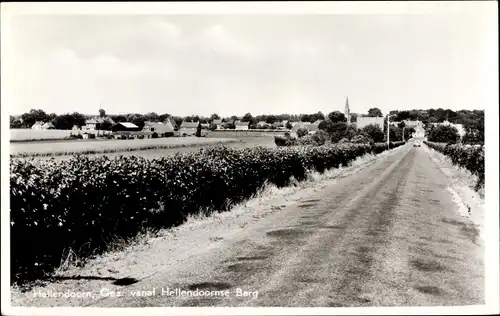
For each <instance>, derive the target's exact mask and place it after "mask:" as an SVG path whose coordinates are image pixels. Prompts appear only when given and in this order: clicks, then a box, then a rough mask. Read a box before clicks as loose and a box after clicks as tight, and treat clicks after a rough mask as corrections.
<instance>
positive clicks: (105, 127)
mask: <svg viewBox="0 0 500 316" xmlns="http://www.w3.org/2000/svg"><path fill="white" fill-rule="evenodd" d="M375 110H377V111H378V112H377V111H375V112H376V113H375V114H373V113H368V115H359V114H355V113H354V114H352V113H351V111H350V106H349V100H348V98H346V102H345V108H344V112H343V113H341V112H340V111H335V112H332V113H335V114H336V115H337V117H340V119H339V120H341V121H344V122H345V123H346V124H347V125H353V126H355V127H356V128H357V129H362V128H364V127H365V126H368V125H376V126H378V127H380V129H381V130H384V120H386V117H383V116H382V112H381V111H380V110H378V109H375ZM447 111H448V110H447ZM332 113H330V114H329V115H328V116H327V117H325V116H324V115H323V114H321V112H319V114H318V115H316V117H315V118H317V119H315V120H314V121H312V122H311V118H313V117H314V116H315V115H311V116H310V117H309V118H308V120H309V121H305V120H304V119H302V121H291V120H283V119H282V120H271V121H269V120H259V121H257V120H256V118H253V117H251V119H249V117H247V116H248V115H249V113H248V114H247V115H246V116H244V117H240V118H238V119H236V117H235V116H233V117H232V118H230V119H221V118H213V119H210V120H207V119H205V120H204V122H202V121H201V120H194V121H193V120H187V119H183V120H182V121H181V122H178V121H177V122H176V120H175V119H174V118H173V117H172V116H169V117H166V118H164V119H163V120H162V121H149V120H148V121H144V125H143V126H142V127H141V126H139V125H142V124H134V123H133V122H127V121H125V122H115V121H114V120H113V119H112V118H111V117H110V116H108V115H106V114H105V112H104V111H103V110H99V115H96V116H93V117H90V118H87V119H86V120H85V124H81V125H78V124H75V125H73V127H72V128H71V135H72V136H73V137H76V138H83V139H87V138H96V137H106V138H116V139H124V138H157V137H186V136H202V137H203V136H207V134H208V133H209V131H230V130H234V131H249V132H252V131H261V130H263V131H267V132H281V133H283V132H289V133H291V134H295V135H296V134H297V131H298V130H299V129H305V130H307V131H308V133H309V134H314V133H315V132H317V131H318V130H320V124H321V122H323V121H325V120H328V119H329V118H331V116H332ZM217 117H218V116H217ZM257 118H258V117H257ZM390 124H391V126H396V127H398V126H405V127H406V128H412V129H413V130H414V134H413V135H412V136H416V137H424V135H425V127H426V125H428V124H430V125H435V126H436V125H449V126H454V127H455V128H456V129H457V130H458V132H459V135H460V136H461V137H462V136H463V135H465V128H464V126H463V124H456V123H451V122H449V121H448V120H444V121H443V122H425V123H424V122H423V121H422V120H418V119H417V120H411V119H406V120H400V121H391V122H390ZM11 125H12V124H11ZM11 127H12V126H11ZM31 129H33V130H50V129H56V127H55V126H54V124H53V123H52V122H43V121H36V122H35V123H34V124H33V125H32V126H31Z"/></svg>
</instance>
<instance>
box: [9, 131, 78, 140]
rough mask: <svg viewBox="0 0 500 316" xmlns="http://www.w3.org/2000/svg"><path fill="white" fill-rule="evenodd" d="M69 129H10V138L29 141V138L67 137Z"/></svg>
mask: <svg viewBox="0 0 500 316" xmlns="http://www.w3.org/2000/svg"><path fill="white" fill-rule="evenodd" d="M70 133H71V131H70V130H34V129H31V128H17V129H10V140H11V141H12V142H15V141H31V140H57V139H65V138H67V137H69V135H70Z"/></svg>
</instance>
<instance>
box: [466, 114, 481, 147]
mask: <svg viewBox="0 0 500 316" xmlns="http://www.w3.org/2000/svg"><path fill="white" fill-rule="evenodd" d="M478 116H479V118H478V119H476V120H468V121H467V122H466V124H464V128H465V135H464V137H463V140H462V141H463V142H464V143H466V144H484V112H483V113H482V115H478Z"/></svg>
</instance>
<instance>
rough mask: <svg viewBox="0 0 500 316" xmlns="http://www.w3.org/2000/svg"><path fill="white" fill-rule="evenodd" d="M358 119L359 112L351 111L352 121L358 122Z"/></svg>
mask: <svg viewBox="0 0 500 316" xmlns="http://www.w3.org/2000/svg"><path fill="white" fill-rule="evenodd" d="M357 119H358V114H356V113H351V123H356V121H357Z"/></svg>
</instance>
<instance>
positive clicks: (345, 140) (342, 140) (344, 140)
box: [339, 137, 349, 144]
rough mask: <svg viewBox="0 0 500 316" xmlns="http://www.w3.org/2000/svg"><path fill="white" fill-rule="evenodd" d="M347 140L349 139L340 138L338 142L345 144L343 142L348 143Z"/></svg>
mask: <svg viewBox="0 0 500 316" xmlns="http://www.w3.org/2000/svg"><path fill="white" fill-rule="evenodd" d="M348 142H349V139H348V138H345V137H344V138H342V139H341V140H339V144H345V143H348Z"/></svg>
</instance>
